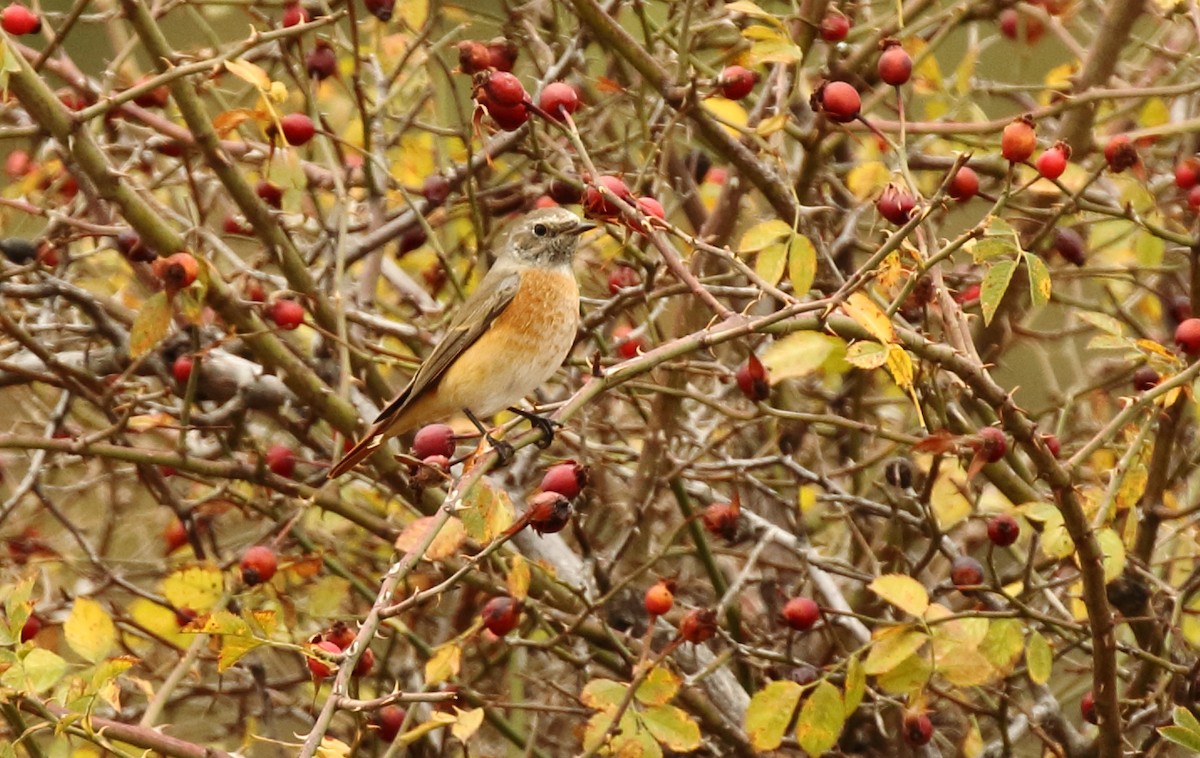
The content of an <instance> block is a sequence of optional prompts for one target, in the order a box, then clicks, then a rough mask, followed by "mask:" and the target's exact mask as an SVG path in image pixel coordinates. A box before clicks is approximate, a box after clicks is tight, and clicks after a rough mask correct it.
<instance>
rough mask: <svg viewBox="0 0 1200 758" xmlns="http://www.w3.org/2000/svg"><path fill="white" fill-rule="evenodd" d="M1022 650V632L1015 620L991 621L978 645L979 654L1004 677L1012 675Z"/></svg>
mask: <svg viewBox="0 0 1200 758" xmlns="http://www.w3.org/2000/svg"><path fill="white" fill-rule="evenodd" d="M1024 650H1025V637H1024V631H1023V628H1022V625H1021V622H1020V621H1018V620H1016V619H995V620H993V621H992V623H991V625H990V626H988V631H987V636H985V637H984V638H983V642H981V643H979V652H981V653H983V655H984V656H985V657H986V658H987V660H988V662H989V663H990V664H991V665H992V666H993V667H995V669H996V670H997V671H999V672H1000V673H1001V674H1002V675H1004V676H1007V675H1008V674H1011V673H1012V670H1013V667H1015V666H1016V665H1017V661H1019V660H1021V653H1022V652H1023V651H1024Z"/></svg>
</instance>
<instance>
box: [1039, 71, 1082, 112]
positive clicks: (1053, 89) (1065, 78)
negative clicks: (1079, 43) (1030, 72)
mask: <svg viewBox="0 0 1200 758" xmlns="http://www.w3.org/2000/svg"><path fill="white" fill-rule="evenodd" d="M1075 71H1076V64H1075V63H1064V64H1062V65H1061V66H1055V67H1054V68H1052V69H1050V70H1049V71H1048V72H1046V77H1045V79H1044V80H1043V81H1044V82H1045V84H1046V88H1045V89H1044V90H1042V92H1041V94H1040V95H1038V101H1039V102H1041V104H1042V105H1049V104H1050V102H1051V100H1053V99H1054V98H1055V97H1056V96H1057V92H1063V91H1069V90H1070V89H1071V80H1072V78H1073V77H1074V76H1075Z"/></svg>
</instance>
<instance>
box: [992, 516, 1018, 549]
mask: <svg viewBox="0 0 1200 758" xmlns="http://www.w3.org/2000/svg"><path fill="white" fill-rule="evenodd" d="M987 535H988V539H989V540H991V541H992V544H993V545H995V546H996V547H1008V546H1009V545H1011V544H1013V543H1014V542H1016V541H1017V537H1019V536H1021V527H1020V525H1019V524H1017V520H1016V519H1015V518H1013V517H1012V516H1011V515H1010V514H1007V513H1001V514H998V515H995V516H992V518H991V519H990V520H989V521H988V525H987Z"/></svg>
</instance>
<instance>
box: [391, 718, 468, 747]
mask: <svg viewBox="0 0 1200 758" xmlns="http://www.w3.org/2000/svg"><path fill="white" fill-rule="evenodd" d="M456 721H458V719H456V718H455V717H454V716H452V715H450V714H449V713H442V712H441V711H434V712H433V713H432V714H430V716H429V720H428V721H426V722H425V723H423V724H418V725H417V726H415V727H413V728H412V729H409V730H408V731H407V732H405V733H404V734H402V735H400V736H399V737H397V738H396V740H395V742H396V743H397V744H399V745H401V746H405V745H411V744H413V743H414V742H416V741H417V740H419V739H421V738H422V737H424V736H425V735H427V734H429V733H430V732H432V731H435V730H437V729H441V728H442V727H444V726H446V725H448V724H453V723H454V722H456Z"/></svg>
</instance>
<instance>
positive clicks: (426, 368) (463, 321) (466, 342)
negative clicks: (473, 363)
mask: <svg viewBox="0 0 1200 758" xmlns="http://www.w3.org/2000/svg"><path fill="white" fill-rule="evenodd" d="M520 283H521V275H520V274H519V273H517V272H516V271H511V270H509V271H507V272H506V271H503V270H501V269H500V268H499V267H493V268H492V270H491V271H489V272H488V273H487V276H485V277H484V278H483V281H481V282H480V283H479V286H478V287H476V288H475V291H474V292H472V293H471V296H470V297H468V298H467V300H466V302H464V303H463V304H462V305H461V306H459V308H458V312H456V313H455V314H454V318H453V319H451V321H450V326H449V327H448V329H447V331H446V336H444V337H442V341H441V342H439V343H438V344H437V346H436V347H434V348H433V352H432V353H430V354H429V357H428V358H426V359H425V362H424V363H422V364H421V367H420V368H419V369H417V373H416V374H414V375H413V378H412V381H410V382H409V383H408V386H407V387H405V388H404V389H403V390H402V391H401V392H400V394H399V395H397V396H396V399H395V400H393V401H392V402H390V403H388V405H387V407H386V408H384V409H383V410H382V411H380V412H379V415H378V416H376V417H375V430H378V429H382V428H385V427H386V426H387V422H388V420H390V419H393V418H395V417H396V415H397V414H398V413H400V411H402V410H404V407H405V406H406V405H408V401H409V400H411V399H412V398H415V397H420V396H421V393H423V392H424V391H425V390H426V389H428V388H429V387H431V386H433V385H434V384H435V383H436V382H437V380H438V379H440V378H441V377H442V374H444V373H446V369H448V368H450V364H452V363H454V360H455V359H456V358H458V356H460V355H462V354H463V353H464V352H466V350H467V348H469V347H470V346H471V345H474V344H475V340H477V339H479V336H480V335H481V334H483V333H484V332H486V331H487V329H488V327H490V326H491V325H492V322H493V321H495V320H496V317H497V316H499V315H500V313H501V312H502V311H503V310H504V309H505V307H507V306H508V304H509V303H511V302H512V299H513V297H514V296H515V295H516V294H517V287H518V286H519V285H520ZM373 431H374V430H373Z"/></svg>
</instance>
